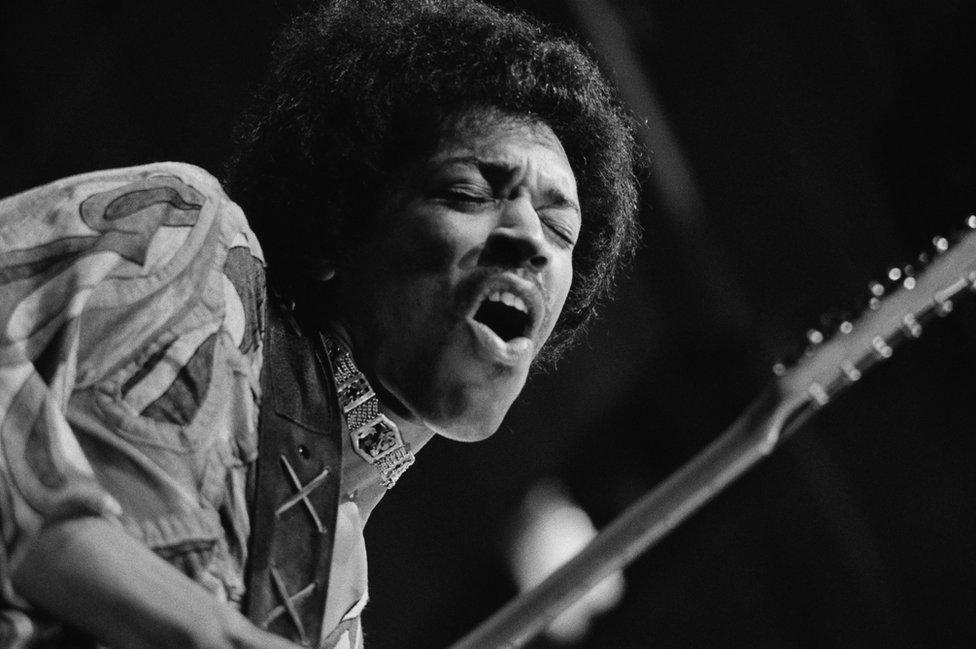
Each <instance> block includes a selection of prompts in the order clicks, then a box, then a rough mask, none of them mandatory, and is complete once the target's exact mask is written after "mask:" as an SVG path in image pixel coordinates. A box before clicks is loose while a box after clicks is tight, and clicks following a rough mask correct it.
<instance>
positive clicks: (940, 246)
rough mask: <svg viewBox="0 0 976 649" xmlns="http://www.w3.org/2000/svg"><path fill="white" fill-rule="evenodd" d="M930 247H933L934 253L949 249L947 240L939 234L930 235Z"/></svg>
mask: <svg viewBox="0 0 976 649" xmlns="http://www.w3.org/2000/svg"><path fill="white" fill-rule="evenodd" d="M932 247H933V248H934V249H935V254H937V255H939V254H942V253H943V252H945V251H946V250H948V249H949V240H948V239H946V238H945V237H941V236H937V237H932Z"/></svg>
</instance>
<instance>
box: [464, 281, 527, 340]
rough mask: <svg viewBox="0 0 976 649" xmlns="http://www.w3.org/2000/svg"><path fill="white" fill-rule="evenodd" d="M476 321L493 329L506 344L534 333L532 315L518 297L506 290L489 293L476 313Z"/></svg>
mask: <svg viewBox="0 0 976 649" xmlns="http://www.w3.org/2000/svg"><path fill="white" fill-rule="evenodd" d="M473 318H474V320H475V321H476V322H480V323H481V324H483V325H485V326H486V327H488V328H489V329H491V330H492V331H493V332H494V333H495V335H496V336H498V337H499V338H501V339H502V340H503V341H505V342H510V341H511V340H513V339H515V338H518V337H522V336H524V337H528V336H530V334H531V333H532V315H531V313H530V312H529V307H528V305H527V304H526V303H525V300H523V299H522V298H521V297H519V296H518V295H515V294H514V293H511V292H509V291H504V290H495V291H491V292H490V293H488V295H486V296H485V299H484V300H483V301H482V302H481V305H480V306H479V307H478V310H477V311H475V313H474V316H473Z"/></svg>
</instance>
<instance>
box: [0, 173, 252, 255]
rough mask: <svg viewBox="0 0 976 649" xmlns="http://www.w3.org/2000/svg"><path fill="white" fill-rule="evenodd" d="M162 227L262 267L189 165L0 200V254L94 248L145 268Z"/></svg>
mask: <svg viewBox="0 0 976 649" xmlns="http://www.w3.org/2000/svg"><path fill="white" fill-rule="evenodd" d="M165 228H179V229H183V230H185V231H189V230H193V229H196V230H205V229H210V228H216V231H217V232H218V233H219V234H220V236H219V237H218V239H219V240H220V241H221V242H222V243H223V244H224V247H227V248H229V247H232V246H233V245H234V244H235V243H236V244H240V245H246V246H247V247H248V248H250V249H251V250H252V251H253V253H254V255H255V256H256V257H257V258H259V259H262V260H263V255H262V253H261V249H260V245H259V244H258V242H257V239H256V238H255V237H254V235H253V233H252V232H251V230H250V228H249V227H248V226H247V221H246V220H245V218H244V215H243V213H242V212H241V210H240V208H238V207H237V205H236V204H234V203H233V201H231V200H230V199H229V198H228V197H227V195H226V193H225V192H224V190H223V188H222V187H221V185H220V183H219V181H218V180H217V179H216V178H215V177H214V176H213V175H212V174H210V173H209V172H207V171H206V170H204V169H202V168H200V167H197V166H195V165H191V164H186V163H181V162H157V163H152V164H146V165H139V166H135V167H126V168H121V169H109V170H103V171H95V172H90V173H84V174H79V175H76V176H71V177H68V178H63V179H59V180H55V181H53V182H50V183H47V184H45V185H42V186H39V187H35V188H33V189H30V190H27V191H25V192H22V193H20V194H16V195H14V196H11V197H9V198H6V199H4V200H0V233H2V235H3V238H2V241H3V244H2V245H3V247H4V248H5V249H6V250H5V252H11V251H14V250H16V251H26V250H30V249H34V248H37V247H38V246H45V245H47V244H51V243H53V242H56V241H60V243H59V244H56V245H55V246H54V247H55V248H57V249H58V250H59V251H62V252H65V251H66V250H65V249H69V250H71V251H80V250H84V249H86V248H91V247H92V246H93V245H94V244H96V243H97V244H99V246H97V247H98V249H99V251H106V252H108V251H114V252H117V253H119V254H120V256H122V257H123V258H125V259H128V260H130V261H133V262H136V263H140V265H145V263H146V262H147V261H150V262H151V261H152V259H147V258H146V256H147V254H148V253H149V252H150V251H149V250H148V248H149V244H150V243H151V240H152V238H153V236H154V235H156V234H157V233H158V232H159V231H160V230H163V229H165ZM113 231H114V232H115V234H114V235H112V236H111V237H109V239H110V240H105V237H104V235H106V234H108V233H111V232H113ZM124 234H128V235H130V236H121V235H124ZM99 239H101V240H99ZM169 247H172V246H169ZM34 253H35V254H37V253H40V254H43V251H40V250H34Z"/></svg>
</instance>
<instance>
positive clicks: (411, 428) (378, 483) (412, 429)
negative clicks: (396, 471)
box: [322, 321, 434, 519]
mask: <svg viewBox="0 0 976 649" xmlns="http://www.w3.org/2000/svg"><path fill="white" fill-rule="evenodd" d="M322 329H323V333H325V335H326V336H328V338H330V339H331V340H332V341H333V342H334V343H337V344H338V345H339V346H340V347H342V348H344V349H345V351H346V352H348V353H349V356H351V357H352V360H353V363H354V364H355V362H356V360H357V355H356V350H355V348H354V346H353V344H352V337H351V336H350V335H349V332H348V330H347V329H346V328H345V327H344V326H342V324H341V323H339V322H336V321H330V322H328V323H325V324H324V325H323V326H322ZM359 357H360V358H361V356H359ZM355 370H356V371H358V372H361V373H362V375H363V376H364V377H365V378H366V381H367V382H368V383H369V387H370V388H372V389H373V390H374V391H375V393H376V395H377V397H378V399H377V401H378V403H377V406H378V410H379V413H380V414H381V415H383V416H385V417H386V418H387V419H389V421H390V422H392V423H393V424H394V425H395V426H396V427H397V429H398V430H399V437H400V439H401V440H402V441H403V445H404V446H405V447H406V448H407V449H409V451H411V452H413V453H416V452H417V451H419V450H420V449H421V448H422V447H423V446H424V445H425V444H426V443H427V442H428V441H429V440H430V438H431V437H433V435H434V432H433V431H432V430H430V428H428V427H427V426H425V425H423V423H421V422H420V421H418V420H417V419H414V418H411V417H409V416H405V414H404V413H407V412H408V411H407V410H406V409H404V408H403V407H402V406H401V405H400V404H399V403H397V404H396V405H397V406H399V407H391V405H390V402H391V401H393V402H396V401H395V399H391V398H390V395H389V393H387V392H385V391H384V390H383V389H382V384H381V383H380V382H379V381H378V380H377V378H376V377H375V376H374V375H372V374H371V373H370V372H369V371H368V368H366V367H358V366H357V367H356V368H355ZM337 387H338V386H337ZM340 400H341V398H340ZM340 407H342V404H340ZM374 412H375V411H374ZM355 436H356V435H355V431H354V430H350V431H349V434H348V435H344V436H343V440H342V444H343V453H342V458H343V459H342V492H343V493H344V494H345V496H346V497H347V498H350V499H353V500H355V501H356V503H357V505H358V506H359V509H360V512H361V515H362V516H363V518H364V519H365V518H366V517H368V516H369V514H370V512H371V511H372V509H373V507H375V506H376V504H377V503H378V502H379V500H380V498H382V496H383V494H384V493H385V492H386V490H387V488H388V485H385V484H384V480H383V477H382V473H381V471H380V470H379V467H378V465H375V464H373V463H370V462H369V461H367V460H366V459H364V457H363V456H362V455H361V453H360V452H357V450H356V448H354V440H353V437H355Z"/></svg>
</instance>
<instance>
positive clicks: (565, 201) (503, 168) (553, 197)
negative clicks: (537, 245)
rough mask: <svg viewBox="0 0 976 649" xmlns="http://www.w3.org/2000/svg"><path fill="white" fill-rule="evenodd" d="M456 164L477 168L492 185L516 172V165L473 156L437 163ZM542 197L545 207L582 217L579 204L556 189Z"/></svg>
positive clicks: (458, 157)
mask: <svg viewBox="0 0 976 649" xmlns="http://www.w3.org/2000/svg"><path fill="white" fill-rule="evenodd" d="M458 163H460V164H467V165H471V166H473V167H477V168H478V171H480V172H481V174H482V175H483V176H484V177H485V179H487V180H488V182H489V183H491V184H492V185H498V184H501V183H502V182H503V181H504V179H505V178H506V177H508V176H511V175H512V173H513V172H515V171H516V170H517V167H516V165H513V164H510V163H507V162H501V161H497V160H485V159H483V158H479V157H478V156H474V155H464V156H454V157H450V158H445V159H444V160H441V161H439V165H450V164H458ZM543 195H544V197H545V199H546V201H547V203H546V205H547V207H555V208H556V209H571V210H575V211H576V213H577V214H578V215H580V216H582V214H583V211H582V209H581V208H580V206H579V203H577V202H576V201H575V200H573V199H571V198H570V197H569V196H567V195H566V194H564V193H563V192H561V191H560V190H559V189H558V188H556V187H549V188H548V189H546V190H545V192H544V194H543Z"/></svg>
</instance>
